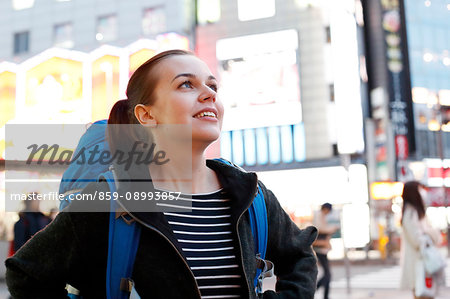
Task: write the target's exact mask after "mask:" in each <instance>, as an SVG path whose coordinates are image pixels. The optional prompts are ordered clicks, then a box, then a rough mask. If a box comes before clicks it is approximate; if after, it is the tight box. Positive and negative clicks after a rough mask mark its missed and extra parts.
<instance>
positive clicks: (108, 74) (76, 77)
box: [0, 33, 189, 160]
mask: <svg viewBox="0 0 450 299" xmlns="http://www.w3.org/2000/svg"><path fill="white" fill-rule="evenodd" d="M168 49H184V50H188V49H189V41H188V39H187V38H186V37H184V36H181V35H178V34H176V33H165V34H161V35H158V36H157V37H156V38H155V39H154V40H149V39H141V40H138V41H136V42H134V43H133V44H131V45H129V46H127V47H125V48H117V47H112V46H107V45H104V46H102V47H100V48H98V49H96V50H94V51H92V52H90V53H82V52H78V51H73V50H68V49H60V48H51V49H48V50H46V51H44V52H42V53H40V54H38V55H36V56H33V57H31V58H30V59H28V60H26V61H24V62H22V63H21V64H18V65H15V64H12V63H9V62H1V63H0V99H1V101H0V108H1V109H0V115H1V119H0V160H1V159H5V156H4V151H5V148H6V147H8V146H12V145H9V144H8V142H6V141H5V132H4V131H5V125H6V124H8V123H9V124H71V123H72V124H80V123H81V124H87V123H90V122H93V121H96V120H98V119H103V118H107V117H108V115H109V111H110V109H111V107H112V105H114V103H115V102H116V101H118V100H120V99H121V98H124V97H125V90H126V85H127V83H128V80H129V77H130V76H131V74H132V73H133V72H134V71H135V70H136V69H137V68H138V67H139V66H140V65H141V64H142V63H144V62H145V61H147V60H148V59H149V58H151V57H152V56H154V55H155V54H156V53H159V52H161V51H164V50H168Z"/></svg>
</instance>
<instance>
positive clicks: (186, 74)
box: [172, 73, 217, 82]
mask: <svg viewBox="0 0 450 299" xmlns="http://www.w3.org/2000/svg"><path fill="white" fill-rule="evenodd" d="M179 77H188V78H194V79H195V78H197V76H195V75H194V74H191V73H181V74H178V75H176V76H175V77H174V78H173V79H172V82H173V81H175V80H176V79H177V78H179ZM208 80H216V81H217V79H216V77H214V76H212V75H210V76H208Z"/></svg>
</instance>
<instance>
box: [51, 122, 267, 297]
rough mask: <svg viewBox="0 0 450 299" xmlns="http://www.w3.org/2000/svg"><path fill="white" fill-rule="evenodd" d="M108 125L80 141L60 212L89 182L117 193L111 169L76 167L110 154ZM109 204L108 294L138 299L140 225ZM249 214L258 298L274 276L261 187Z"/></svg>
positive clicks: (90, 131) (73, 291) (95, 125)
mask: <svg viewBox="0 0 450 299" xmlns="http://www.w3.org/2000/svg"><path fill="white" fill-rule="evenodd" d="M106 125H107V120H100V121H97V122H95V123H93V124H92V125H91V126H90V127H89V128H88V129H87V131H86V132H85V133H84V134H83V136H82V137H81V138H80V141H79V143H78V145H77V148H76V149H75V152H74V154H73V156H72V161H71V163H70V165H69V167H68V168H67V170H66V171H65V172H64V174H63V177H62V179H61V183H60V188H59V193H60V194H64V200H63V201H61V203H60V210H62V209H64V208H65V207H66V206H68V205H69V204H70V197H71V196H73V195H72V194H77V193H79V192H81V190H82V189H83V188H84V187H86V186H87V185H88V184H89V183H90V182H95V181H99V180H104V181H106V182H107V183H108V186H109V189H110V191H111V192H115V191H116V183H115V181H114V175H113V172H112V170H110V169H109V166H108V165H97V164H96V165H90V164H89V163H77V162H78V160H79V159H81V157H82V156H81V155H79V153H81V152H82V151H83V150H84V151H89V150H91V149H94V148H95V147H96V148H97V150H98V151H95V152H98V155H100V153H101V152H102V151H107V150H109V146H108V142H107V140H106V136H105V130H106ZM94 158H97V157H94ZM216 160H218V161H220V162H222V163H225V164H228V165H231V166H233V167H238V166H236V165H234V164H232V163H231V162H229V161H227V160H225V159H216ZM98 164H101V163H98ZM238 168H240V167H238ZM110 204H111V212H110V216H109V237H108V260H107V272H106V293H107V298H108V299H110V298H120V299H122V298H124V299H125V298H130V294H131V296H136V294H134V292H135V290H134V284H133V281H132V280H131V279H130V277H131V274H132V271H133V266H134V259H135V257H136V252H137V248H138V245H139V238H140V233H141V225H140V224H138V223H137V222H136V221H132V219H128V218H127V215H122V216H121V217H117V218H116V217H115V216H116V215H115V212H114V211H116V209H117V203H116V201H114V200H111V201H110ZM248 212H249V219H250V225H251V229H252V234H253V239H254V242H255V254H256V258H257V268H258V269H257V273H256V276H255V279H254V287H255V292H256V294H257V295H258V296H259V295H260V294H262V280H263V279H264V278H265V277H269V276H271V275H272V274H273V265H272V263H271V262H269V261H265V260H264V259H265V255H266V248H267V238H268V236H267V234H268V227H267V210H266V204H265V201H264V195H263V193H262V190H261V188H260V186H259V185H258V192H257V194H256V195H255V198H254V200H253V203H252V205H251V206H250V208H249V209H248ZM128 216H129V215H128ZM130 220H131V221H130ZM67 289H68V291H69V297H70V298H73V299H82V294H81V296H80V295H79V292H78V291H77V290H76V289H75V288H73V287H71V286H69V285H68V287H67ZM133 298H139V297H138V296H137V297H133Z"/></svg>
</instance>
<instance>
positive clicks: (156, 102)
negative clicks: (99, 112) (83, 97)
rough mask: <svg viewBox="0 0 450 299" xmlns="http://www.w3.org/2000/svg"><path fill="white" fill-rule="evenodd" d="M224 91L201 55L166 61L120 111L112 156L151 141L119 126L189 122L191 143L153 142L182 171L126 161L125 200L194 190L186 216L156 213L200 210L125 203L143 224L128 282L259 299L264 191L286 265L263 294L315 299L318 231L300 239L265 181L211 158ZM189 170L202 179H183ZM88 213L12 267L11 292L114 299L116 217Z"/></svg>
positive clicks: (113, 120) (151, 293) (277, 260)
mask: <svg viewBox="0 0 450 299" xmlns="http://www.w3.org/2000/svg"><path fill="white" fill-rule="evenodd" d="M218 86H219V84H218V82H217V79H216V78H215V77H214V76H213V75H212V73H211V71H210V70H209V68H208V66H207V65H206V63H205V62H203V61H201V60H200V59H199V58H197V57H196V56H195V55H194V54H192V53H191V52H187V51H183V50H171V51H166V52H162V53H159V54H157V55H156V56H154V57H152V58H150V59H149V60H148V61H147V62H145V63H144V64H143V65H141V66H140V67H139V68H138V69H137V70H136V71H135V72H134V73H133V75H132V76H131V78H130V81H129V83H128V87H127V92H126V93H127V96H128V99H125V100H121V101H118V102H117V103H116V104H115V105H114V107H113V108H112V111H111V113H110V118H109V120H108V128H107V130H108V138H109V139H108V142H109V145H110V149H111V152H112V153H111V156H114V157H115V156H116V155H115V154H116V153H119V151H118V150H117V149H120V148H121V147H120V146H119V145H121V146H123V147H127V146H131V145H135V144H136V143H137V142H141V143H142V141H140V140H138V139H136V137H137V136H136V135H133V134H122V135H120V136H116V135H115V133H114V127H116V128H117V127H121V128H127V127H131V126H126V124H134V126H133V127H142V130H144V129H145V130H149V128H154V127H156V126H158V127H162V128H167V127H165V126H164V125H173V124H178V125H185V126H186V127H187V129H188V134H189V135H181V133H178V134H168V133H167V132H168V131H167V130H160V131H156V130H155V131H152V132H151V133H153V134H152V138H153V140H156V141H162V143H160V142H156V144H157V145H158V146H161V144H164V145H166V144H169V146H167V147H164V148H163V149H164V152H165V153H167V157H170V158H171V159H170V163H162V164H158V165H156V164H157V163H150V164H145V163H140V164H137V163H134V164H133V165H132V166H131V167H130V169H127V168H125V169H124V166H123V165H119V164H117V163H114V175H115V177H116V178H118V179H117V184H120V185H119V186H120V188H119V189H118V190H120V191H121V192H122V193H120V194H135V195H136V194H137V195H141V196H142V197H140V198H139V199H137V200H145V199H146V198H145V196H147V194H149V193H150V194H156V195H158V194H161V193H164V192H166V194H167V193H168V192H169V191H164V190H172V191H170V192H171V193H180V192H181V191H182V192H183V194H181V195H180V194H178V196H179V197H180V202H181V203H180V204H179V205H178V206H177V205H170V204H169V203H170V202H169V201H164V203H161V202H159V203H156V204H157V205H161V206H162V205H166V206H172V207H175V211H179V210H180V205H182V203H183V202H184V203H191V204H192V209H191V208H189V207H186V206H181V208H184V210H182V211H179V212H173V213H169V212H165V213H164V212H147V211H148V210H147V211H140V210H139V211H136V210H127V209H126V207H128V206H129V204H128V203H127V202H125V200H122V199H121V197H119V198H117V201H118V202H119V203H120V205H121V206H123V208H124V210H125V212H124V213H122V214H121V217H123V218H124V219H125V220H126V221H128V222H133V221H136V222H135V224H136V225H142V232H141V234H140V237H139V243H138V245H139V246H138V247H137V253H136V255H135V257H136V259H135V262H134V264H133V265H134V267H133V274H132V276H131V279H132V281H131V279H130V278H128V277H127V278H123V279H122V281H121V282H126V283H124V284H122V286H125V287H126V288H127V290H128V291H129V289H130V288H131V287H130V284H131V285H133V284H134V286H135V290H136V291H137V293H139V295H140V296H141V297H142V298H155V299H156V298H161V299H163V298H164V299H166V298H183V299H188V298H200V297H202V298H256V296H257V295H256V292H255V288H254V278H255V275H256V270H257V266H258V265H257V262H258V260H257V257H256V256H255V251H254V237H253V234H252V228H251V224H250V221H251V220H250V218H249V215H248V213H247V210H248V209H249V207H250V206H251V203H252V201H253V200H254V198H255V192H256V191H257V190H258V186H260V189H261V191H262V193H263V194H264V200H265V203H266V207H267V215H268V216H267V222H268V238H267V255H266V259H268V260H271V261H272V262H273V263H274V264H275V271H276V272H275V274H276V275H277V278H278V281H277V284H276V292H275V291H274V290H268V291H266V292H264V294H263V296H264V298H300V299H301V298H303V299H313V297H314V293H315V289H316V278H317V264H316V258H315V255H314V252H313V250H312V247H311V244H312V243H313V241H314V240H315V239H316V237H317V230H316V229H315V228H314V227H308V228H305V229H299V228H298V227H297V225H296V224H295V223H293V222H292V221H291V219H290V218H289V216H288V215H287V214H286V213H285V212H284V211H283V209H282V207H281V205H280V204H279V202H278V200H277V199H276V197H275V195H274V194H273V193H272V192H271V191H270V190H268V189H266V188H265V187H264V185H263V184H262V183H261V182H259V181H258V179H257V176H256V175H255V174H254V173H249V172H245V171H243V170H241V169H239V168H237V167H234V166H231V165H228V164H227V163H224V162H221V161H216V160H207V159H206V157H205V150H206V148H207V147H208V146H209V145H210V144H211V143H212V142H214V141H215V140H216V139H218V138H219V136H220V133H221V125H222V120H223V105H222V103H221V101H220V99H219V98H218V97H217V88H218ZM112 124H114V125H117V124H120V125H121V126H114V125H112ZM133 148H134V147H133ZM180 153H188V154H189V156H188V157H187V158H186V159H187V161H184V160H183V159H180V158H178V159H177V157H178V156H179V155H180ZM171 154H173V155H171ZM174 157H175V158H174ZM168 161H169V160H168ZM182 162H185V163H182ZM122 164H123V163H122ZM186 164H188V165H189V166H190V167H189V168H187V167H186ZM186 171H188V174H189V175H190V177H192V181H190V180H189V181H188V182H186V181H187V180H181V179H179V178H180V174H184V175H186V173H185V172H186ZM155 174H159V176H158V177H157V178H158V179H156V180H152V177H151V176H150V175H152V176H153V178H155V176H154V175H155ZM121 178H122V180H121ZM182 178H187V176H182ZM134 180H139V182H141V183H142V184H141V185H139V187H140V188H141V189H139V191H143V190H145V192H136V188H134V186H136V184H134ZM109 190H110V189H109V185H108V183H106V182H105V181H100V182H93V183H91V184H89V185H88V186H87V187H86V188H85V189H84V190H83V191H82V192H81V195H83V194H84V195H92V194H97V193H98V194H106V193H109V192H110V191H109ZM158 192H159V193H158ZM142 194H144V195H142ZM156 195H155V196H156ZM132 196H133V195H132ZM127 199H128V198H127ZM147 199H148V200H150V199H149V198H147ZM155 200H157V199H155ZM103 202H105V201H103ZM143 202H144V201H143ZM152 203H153V202H147V201H146V202H145V203H144V204H148V205H150V204H152ZM172 203H173V202H172ZM81 204H83V202H82V201H74V202H72V203H71V204H70V205H69V206H68V207H67V208H66V209H65V210H64V211H63V212H61V213H59V214H58V215H57V216H56V218H55V220H54V221H52V223H51V224H50V225H49V226H48V227H47V228H46V229H45V230H44V231H42V232H41V233H39V234H38V235H37V236H36V237H34V238H33V240H31V241H30V242H28V243H27V244H26V245H25V246H24V247H23V250H21V251H19V254H17V255H15V256H14V257H12V258H10V259H8V260H6V267H7V272H6V282H7V284H8V287H9V289H10V291H11V293H12V295H13V296H14V297H15V298H16V297H17V298H56V297H57V298H63V297H65V296H66V291H65V285H66V283H68V284H70V285H71V286H73V287H75V288H76V289H78V290H79V291H80V295H82V296H83V297H84V298H105V294H106V282H108V284H109V283H111V284H113V283H115V282H111V281H109V280H108V281H107V277H106V269H107V257H108V250H109V247H108V225H109V217H110V214H109V213H83V212H79V213H76V212H70V209H71V208H73V207H74V206H75V207H76V205H81ZM177 207H178V209H176V208H177ZM186 208H187V209H186ZM166 211H167V210H166ZM119 214H120V213H119ZM55 243H56V244H58V246H55V245H54V244H55ZM133 265H132V266H133ZM133 291H134V290H133ZM114 298H115V297H114Z"/></svg>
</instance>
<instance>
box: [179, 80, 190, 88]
mask: <svg viewBox="0 0 450 299" xmlns="http://www.w3.org/2000/svg"><path fill="white" fill-rule="evenodd" d="M180 87H184V88H191V87H192V83H191V82H190V81H184V82H183V83H181V85H180Z"/></svg>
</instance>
